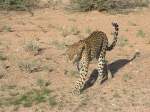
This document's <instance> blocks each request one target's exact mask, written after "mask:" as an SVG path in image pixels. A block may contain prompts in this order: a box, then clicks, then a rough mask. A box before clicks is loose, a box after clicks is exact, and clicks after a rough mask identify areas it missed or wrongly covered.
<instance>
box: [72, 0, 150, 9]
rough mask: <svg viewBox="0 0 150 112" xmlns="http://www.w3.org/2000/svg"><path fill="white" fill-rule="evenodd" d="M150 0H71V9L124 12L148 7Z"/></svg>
mask: <svg viewBox="0 0 150 112" xmlns="http://www.w3.org/2000/svg"><path fill="white" fill-rule="evenodd" d="M148 3H149V1H148V0H132V1H130V0H117V1H116V0H71V4H70V8H71V9H72V10H76V11H91V10H98V11H103V10H105V11H123V10H127V9H130V10H131V9H135V8H137V7H146V6H148Z"/></svg>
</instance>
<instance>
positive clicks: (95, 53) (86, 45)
mask: <svg viewBox="0 0 150 112" xmlns="http://www.w3.org/2000/svg"><path fill="white" fill-rule="evenodd" d="M112 26H113V27H114V29H115V31H114V32H113V35H114V39H113V42H112V44H111V45H109V44H108V38H107V36H106V34H105V33H104V32H102V31H94V32H93V33H91V34H90V35H89V36H88V37H87V38H85V39H84V40H80V41H78V42H76V43H74V44H72V45H70V46H68V49H67V51H66V54H67V56H68V58H69V60H72V61H73V63H74V64H76V65H77V68H78V70H79V72H80V78H79V80H78V81H77V82H76V85H75V88H74V91H73V93H74V94H79V93H80V90H81V89H82V88H83V85H84V83H85V80H86V76H87V74H88V66H89V62H90V61H92V60H93V59H94V58H96V59H97V61H98V67H97V68H98V73H99V75H100V76H102V81H104V80H106V79H107V78H108V74H107V73H105V74H104V73H103V72H104V70H103V69H104V66H105V68H106V69H107V64H106V62H105V55H106V51H111V50H112V49H113V48H114V47H115V45H116V42H117V36H118V31H119V26H118V24H117V23H112ZM106 71H107V70H106Z"/></svg>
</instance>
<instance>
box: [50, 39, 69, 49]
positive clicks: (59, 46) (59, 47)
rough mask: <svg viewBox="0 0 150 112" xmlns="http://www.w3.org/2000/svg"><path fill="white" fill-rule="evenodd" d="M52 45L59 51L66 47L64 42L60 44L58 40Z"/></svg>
mask: <svg viewBox="0 0 150 112" xmlns="http://www.w3.org/2000/svg"><path fill="white" fill-rule="evenodd" d="M50 44H52V45H53V46H55V47H56V48H57V49H59V50H62V49H64V48H65V45H66V44H65V43H64V42H62V43H60V42H58V41H57V40H55V41H52V42H50Z"/></svg>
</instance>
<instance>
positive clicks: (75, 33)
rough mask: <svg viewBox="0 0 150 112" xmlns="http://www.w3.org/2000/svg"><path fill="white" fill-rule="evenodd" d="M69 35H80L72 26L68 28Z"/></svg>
mask: <svg viewBox="0 0 150 112" xmlns="http://www.w3.org/2000/svg"><path fill="white" fill-rule="evenodd" d="M70 33H71V34H72V35H78V34H79V33H80V31H79V30H78V28H77V27H76V26H72V27H71V28H70Z"/></svg>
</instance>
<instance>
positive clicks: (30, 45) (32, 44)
mask: <svg viewBox="0 0 150 112" xmlns="http://www.w3.org/2000/svg"><path fill="white" fill-rule="evenodd" d="M24 49H25V51H27V52H31V53H33V54H34V55H37V54H39V51H40V50H41V48H40V46H39V43H38V42H37V41H35V40H32V41H28V42H26V43H25V45H24Z"/></svg>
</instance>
